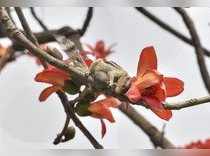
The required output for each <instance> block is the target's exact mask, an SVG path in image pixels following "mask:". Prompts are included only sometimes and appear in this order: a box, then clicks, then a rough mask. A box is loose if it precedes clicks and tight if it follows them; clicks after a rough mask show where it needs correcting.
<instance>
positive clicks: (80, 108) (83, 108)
mask: <svg viewBox="0 0 210 156" xmlns="http://www.w3.org/2000/svg"><path fill="white" fill-rule="evenodd" d="M89 106H90V104H89V102H85V101H83V102H80V103H78V104H77V106H76V108H75V111H76V113H77V114H78V115H79V116H90V115H91V112H90V111H89V110H88V107H89Z"/></svg>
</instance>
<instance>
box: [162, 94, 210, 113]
mask: <svg viewBox="0 0 210 156" xmlns="http://www.w3.org/2000/svg"><path fill="white" fill-rule="evenodd" d="M208 102H210V96H206V97H201V98H194V99H190V100H186V101H183V102H176V103H164V107H165V108H167V109H171V110H180V109H183V108H188V107H192V106H197V105H201V104H204V103H208Z"/></svg>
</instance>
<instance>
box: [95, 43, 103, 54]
mask: <svg viewBox="0 0 210 156" xmlns="http://www.w3.org/2000/svg"><path fill="white" fill-rule="evenodd" d="M95 51H100V52H103V51H105V43H104V41H102V40H99V41H97V42H96V46H95Z"/></svg>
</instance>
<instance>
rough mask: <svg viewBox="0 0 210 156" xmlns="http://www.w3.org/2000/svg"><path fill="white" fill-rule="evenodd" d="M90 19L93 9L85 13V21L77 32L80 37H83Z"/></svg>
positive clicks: (90, 8)
mask: <svg viewBox="0 0 210 156" xmlns="http://www.w3.org/2000/svg"><path fill="white" fill-rule="evenodd" d="M92 17H93V7H89V8H88V11H87V15H86V18H85V21H84V23H83V26H82V28H81V29H80V30H79V32H80V35H81V36H83V35H84V34H85V33H86V31H87V28H88V26H89V25H90V22H91V19H92Z"/></svg>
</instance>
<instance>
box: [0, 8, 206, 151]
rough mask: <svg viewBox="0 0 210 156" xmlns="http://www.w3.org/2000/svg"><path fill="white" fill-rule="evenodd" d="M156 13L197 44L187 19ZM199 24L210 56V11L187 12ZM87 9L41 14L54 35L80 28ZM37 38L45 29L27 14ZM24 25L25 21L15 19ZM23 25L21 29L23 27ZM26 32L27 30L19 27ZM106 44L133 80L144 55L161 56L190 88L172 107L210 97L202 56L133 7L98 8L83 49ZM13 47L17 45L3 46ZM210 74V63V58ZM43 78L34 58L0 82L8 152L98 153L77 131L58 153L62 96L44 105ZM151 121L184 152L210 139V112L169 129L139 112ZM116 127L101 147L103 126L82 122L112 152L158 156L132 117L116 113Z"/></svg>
mask: <svg viewBox="0 0 210 156" xmlns="http://www.w3.org/2000/svg"><path fill="white" fill-rule="evenodd" d="M148 9H149V10H150V11H152V13H154V14H155V15H157V16H158V17H160V18H161V19H162V20H164V21H165V22H167V23H169V24H170V25H172V26H173V27H175V28H176V29H178V30H179V31H180V32H182V33H184V34H186V35H187V36H189V34H188V31H187V29H186V28H185V25H184V24H183V22H182V19H181V18H180V16H179V15H178V14H177V13H176V12H175V11H174V10H173V9H171V8H148ZM186 10H187V11H188V13H189V14H190V16H191V17H192V18H193V20H194V22H195V25H196V28H197V30H198V33H199V35H200V38H201V41H202V44H203V45H204V46H205V47H207V48H209V49H210V44H209V43H210V26H209V22H210V8H188V9H186ZM86 11H87V8H85V7H44V8H36V12H37V13H38V14H39V16H40V17H41V18H42V19H43V21H44V22H45V23H46V25H47V26H48V27H49V28H50V29H56V28H60V27H62V26H65V25H70V26H72V27H74V28H80V27H81V26H82V23H83V20H84V18H85V15H86ZM24 13H25V14H26V17H27V20H28V21H29V24H30V26H31V28H32V29H33V31H34V32H39V31H41V30H42V29H41V28H40V27H39V25H38V24H37V23H36V21H34V20H33V18H32V17H31V16H30V12H29V11H28V9H25V10H24ZM13 17H14V18H15V19H16V21H17V17H16V15H15V14H13ZM17 23H18V22H17ZM18 25H19V26H20V24H19V23H18ZM101 39H102V40H104V41H105V42H106V43H107V45H111V44H112V43H117V45H116V46H115V47H114V48H113V49H114V51H115V53H113V54H112V55H110V56H109V58H108V59H109V60H113V61H115V62H117V63H118V64H119V65H121V66H122V67H123V68H125V69H126V70H127V71H128V72H129V74H130V75H135V72H136V68H137V63H138V56H139V54H140V52H141V50H142V49H143V48H144V47H146V46H150V45H153V46H154V47H155V49H156V52H157V56H158V68H159V71H160V72H161V73H164V74H165V75H166V76H167V75H169V76H174V77H178V78H180V79H182V80H183V81H184V82H185V90H184V92H183V93H182V94H181V95H179V96H177V97H174V98H168V99H167V101H168V102H178V101H183V100H187V99H191V98H196V97H202V96H206V95H207V91H206V90H205V87H204V84H203V82H202V80H201V76H200V72H199V69H198V66H197V60H196V56H195V52H194V49H193V48H192V47H190V46H189V45H187V44H185V43H183V42H182V41H180V40H179V39H177V38H175V37H174V36H172V35H171V34H169V33H167V32H166V31H165V30H162V29H161V28H159V27H158V26H157V25H155V24H154V23H152V22H151V21H150V20H148V19H147V18H145V17H144V16H143V15H142V14H140V13H139V12H137V11H136V10H135V9H133V8H131V7H109V8H104V7H96V8H95V10H94V15H93V19H92V21H91V23H90V26H89V28H88V31H87V33H86V34H85V36H84V37H83V38H82V42H83V43H89V44H92V45H94V44H95V42H96V41H97V40H101ZM0 43H1V44H3V45H4V46H6V45H7V44H9V41H8V40H6V39H2V40H0ZM206 59H207V60H206V61H207V64H208V66H210V61H209V58H206ZM40 70H41V68H40V67H38V66H37V65H36V63H35V60H34V58H32V57H28V56H23V57H21V58H19V59H18V60H17V61H16V62H14V63H11V64H9V65H8V66H6V68H5V69H4V70H3V71H2V73H1V75H0V99H1V102H0V147H1V148H4V149H9V148H10V147H11V146H12V147H20V148H26V147H27V148H36V149H40V148H43V149H48V148H53V149H54V148H67V149H89V148H92V146H91V144H90V143H89V142H88V140H87V139H86V138H85V137H84V136H83V134H82V133H81V132H80V131H79V130H78V129H77V132H76V137H75V139H74V140H72V141H70V142H67V143H65V144H60V145H58V146H54V145H53V144H52V142H53V139H54V138H55V137H56V134H57V133H58V132H59V131H60V130H61V128H62V127H63V124H64V121H65V113H64V111H63V107H62V106H61V104H60V102H59V100H58V98H57V97H56V95H53V96H51V97H50V98H49V99H48V100H47V101H46V102H44V103H40V102H39V101H38V96H39V94H40V92H41V91H42V90H43V89H44V88H45V87H46V86H45V85H43V84H40V83H36V82H34V77H35V75H36V73H38V72H39V71H40ZM135 108H136V109H137V110H138V111H139V112H141V113H142V114H143V115H144V116H145V117H146V118H147V119H148V120H149V121H151V122H152V123H153V124H154V125H155V126H157V127H158V128H159V129H160V130H161V129H162V127H163V125H164V124H166V128H165V135H166V137H168V139H169V140H170V141H171V142H172V143H174V144H175V145H177V146H182V145H184V144H186V143H189V142H191V141H196V140H198V139H201V140H205V139H207V138H209V137H210V134H209V131H210V125H209V123H208V119H209V116H210V107H209V104H203V105H200V106H196V107H191V108H186V109H183V110H179V111H173V118H172V119H171V120H170V121H169V122H165V121H163V120H161V119H159V118H158V117H157V116H155V115H154V114H153V113H152V112H151V111H150V110H146V109H145V108H143V107H141V106H135ZM113 114H114V117H115V119H116V123H114V124H110V123H109V122H106V124H107V134H106V136H105V137H104V139H101V135H100V131H101V129H100V128H101V127H100V121H99V120H97V119H93V118H89V117H82V118H80V119H81V120H82V122H83V123H84V124H85V125H86V127H87V128H88V129H89V130H90V132H91V133H92V134H93V135H94V136H95V137H96V138H97V140H98V141H99V142H100V143H101V144H103V145H104V147H105V148H108V149H113V148H114V149H118V148H120V149H150V148H153V145H152V143H151V142H150V140H149V139H148V137H147V136H146V135H145V134H144V133H143V132H142V131H141V129H139V128H138V127H136V126H135V125H134V124H133V123H132V122H131V121H130V120H129V119H127V117H126V116H124V114H122V113H121V112H119V111H118V110H113Z"/></svg>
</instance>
